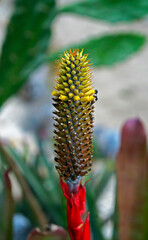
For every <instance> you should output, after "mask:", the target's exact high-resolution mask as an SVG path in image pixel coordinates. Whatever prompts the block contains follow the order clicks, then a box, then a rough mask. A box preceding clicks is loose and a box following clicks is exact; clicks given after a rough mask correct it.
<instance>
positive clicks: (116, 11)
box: [59, 0, 148, 23]
mask: <svg viewBox="0 0 148 240" xmlns="http://www.w3.org/2000/svg"><path fill="white" fill-rule="evenodd" d="M59 12H61V13H76V14H80V15H84V16H87V17H91V18H94V19H99V20H103V21H108V22H112V23H116V22H129V21H133V20H138V19H141V18H143V17H145V15H146V14H148V1H147V0H130V1H128V0H89V1H88V0H87V1H83V2H82V1H81V2H78V3H75V4H71V5H67V6H64V7H62V8H61V9H59Z"/></svg>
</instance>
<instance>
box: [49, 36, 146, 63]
mask: <svg viewBox="0 0 148 240" xmlns="http://www.w3.org/2000/svg"><path fill="white" fill-rule="evenodd" d="M145 41H146V38H145V37H144V36H142V35H139V34H135V33H120V34H119V33H118V34H111V35H105V36H102V37H99V38H96V39H91V40H89V41H88V42H85V43H81V44H77V45H73V46H69V47H67V48H66V49H62V50H60V51H58V52H55V53H53V54H51V55H50V56H49V58H48V60H49V61H50V62H52V61H55V60H57V59H58V58H59V55H60V54H63V52H64V51H65V50H67V49H69V48H79V49H82V48H84V52H85V53H88V54H89V58H90V59H91V61H92V63H93V65H94V66H96V67H98V66H109V65H113V64H115V63H118V62H121V61H123V60H126V59H127V58H128V57H130V56H131V55H132V54H133V53H135V52H137V51H138V50H140V49H141V47H142V46H143V45H144V43H145Z"/></svg>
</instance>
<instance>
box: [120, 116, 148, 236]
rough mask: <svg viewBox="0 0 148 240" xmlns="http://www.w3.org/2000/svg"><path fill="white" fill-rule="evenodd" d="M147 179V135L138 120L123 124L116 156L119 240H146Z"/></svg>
mask: <svg viewBox="0 0 148 240" xmlns="http://www.w3.org/2000/svg"><path fill="white" fill-rule="evenodd" d="M147 177H148V155H147V150H146V132H145V129H144V126H143V123H142V122H141V121H140V120H139V119H131V120H128V121H127V122H126V123H125V124H124V125H123V128H122V133H121V146H120V149H119V152H118V154H117V182H118V183H117V184H118V208H119V239H120V240H137V239H139V240H140V239H143V238H142V235H143V226H144V217H143V216H144V206H145V203H146V191H147V190H148V188H147V186H148V185H147V179H148V178H147Z"/></svg>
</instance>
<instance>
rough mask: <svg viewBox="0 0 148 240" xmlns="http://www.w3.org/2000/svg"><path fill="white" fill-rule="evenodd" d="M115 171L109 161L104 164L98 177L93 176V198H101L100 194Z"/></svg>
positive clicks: (112, 163) (113, 164) (112, 162)
mask: <svg viewBox="0 0 148 240" xmlns="http://www.w3.org/2000/svg"><path fill="white" fill-rule="evenodd" d="M114 171H115V162H114V161H112V160H109V161H108V162H107V163H106V164H105V167H104V169H103V170H102V172H101V173H100V174H99V175H98V176H95V177H94V178H95V181H94V192H95V197H96V199H98V198H99V197H101V194H102V193H103V191H104V190H105V187H106V186H107V184H108V182H109V180H110V179H111V177H112V175H113V173H114Z"/></svg>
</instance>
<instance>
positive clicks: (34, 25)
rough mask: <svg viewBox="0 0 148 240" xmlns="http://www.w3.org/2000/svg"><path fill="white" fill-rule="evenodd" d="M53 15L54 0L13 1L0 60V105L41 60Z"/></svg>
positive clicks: (47, 40) (46, 45)
mask: <svg viewBox="0 0 148 240" xmlns="http://www.w3.org/2000/svg"><path fill="white" fill-rule="evenodd" d="M54 15H55V1H54V0H36V1H33V0H16V1H15V8H14V13H13V15H12V18H11V20H10V23H9V25H8V29H7V34H6V39H5V42H4V45H3V49H2V56H1V61H0V79H1V86H0V95H1V98H0V105H1V104H2V103H3V102H4V101H5V100H6V99H7V98H8V97H10V96H11V95H12V94H14V93H15V92H17V91H18V89H19V88H20V87H21V86H22V85H23V83H24V82H25V81H26V80H28V77H29V76H30V74H31V73H32V72H33V71H34V70H35V69H36V68H37V67H38V66H39V65H41V64H42V62H43V59H44V56H45V53H46V52H47V48H48V44H49V40H50V37H51V22H52V20H53V18H54Z"/></svg>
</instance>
